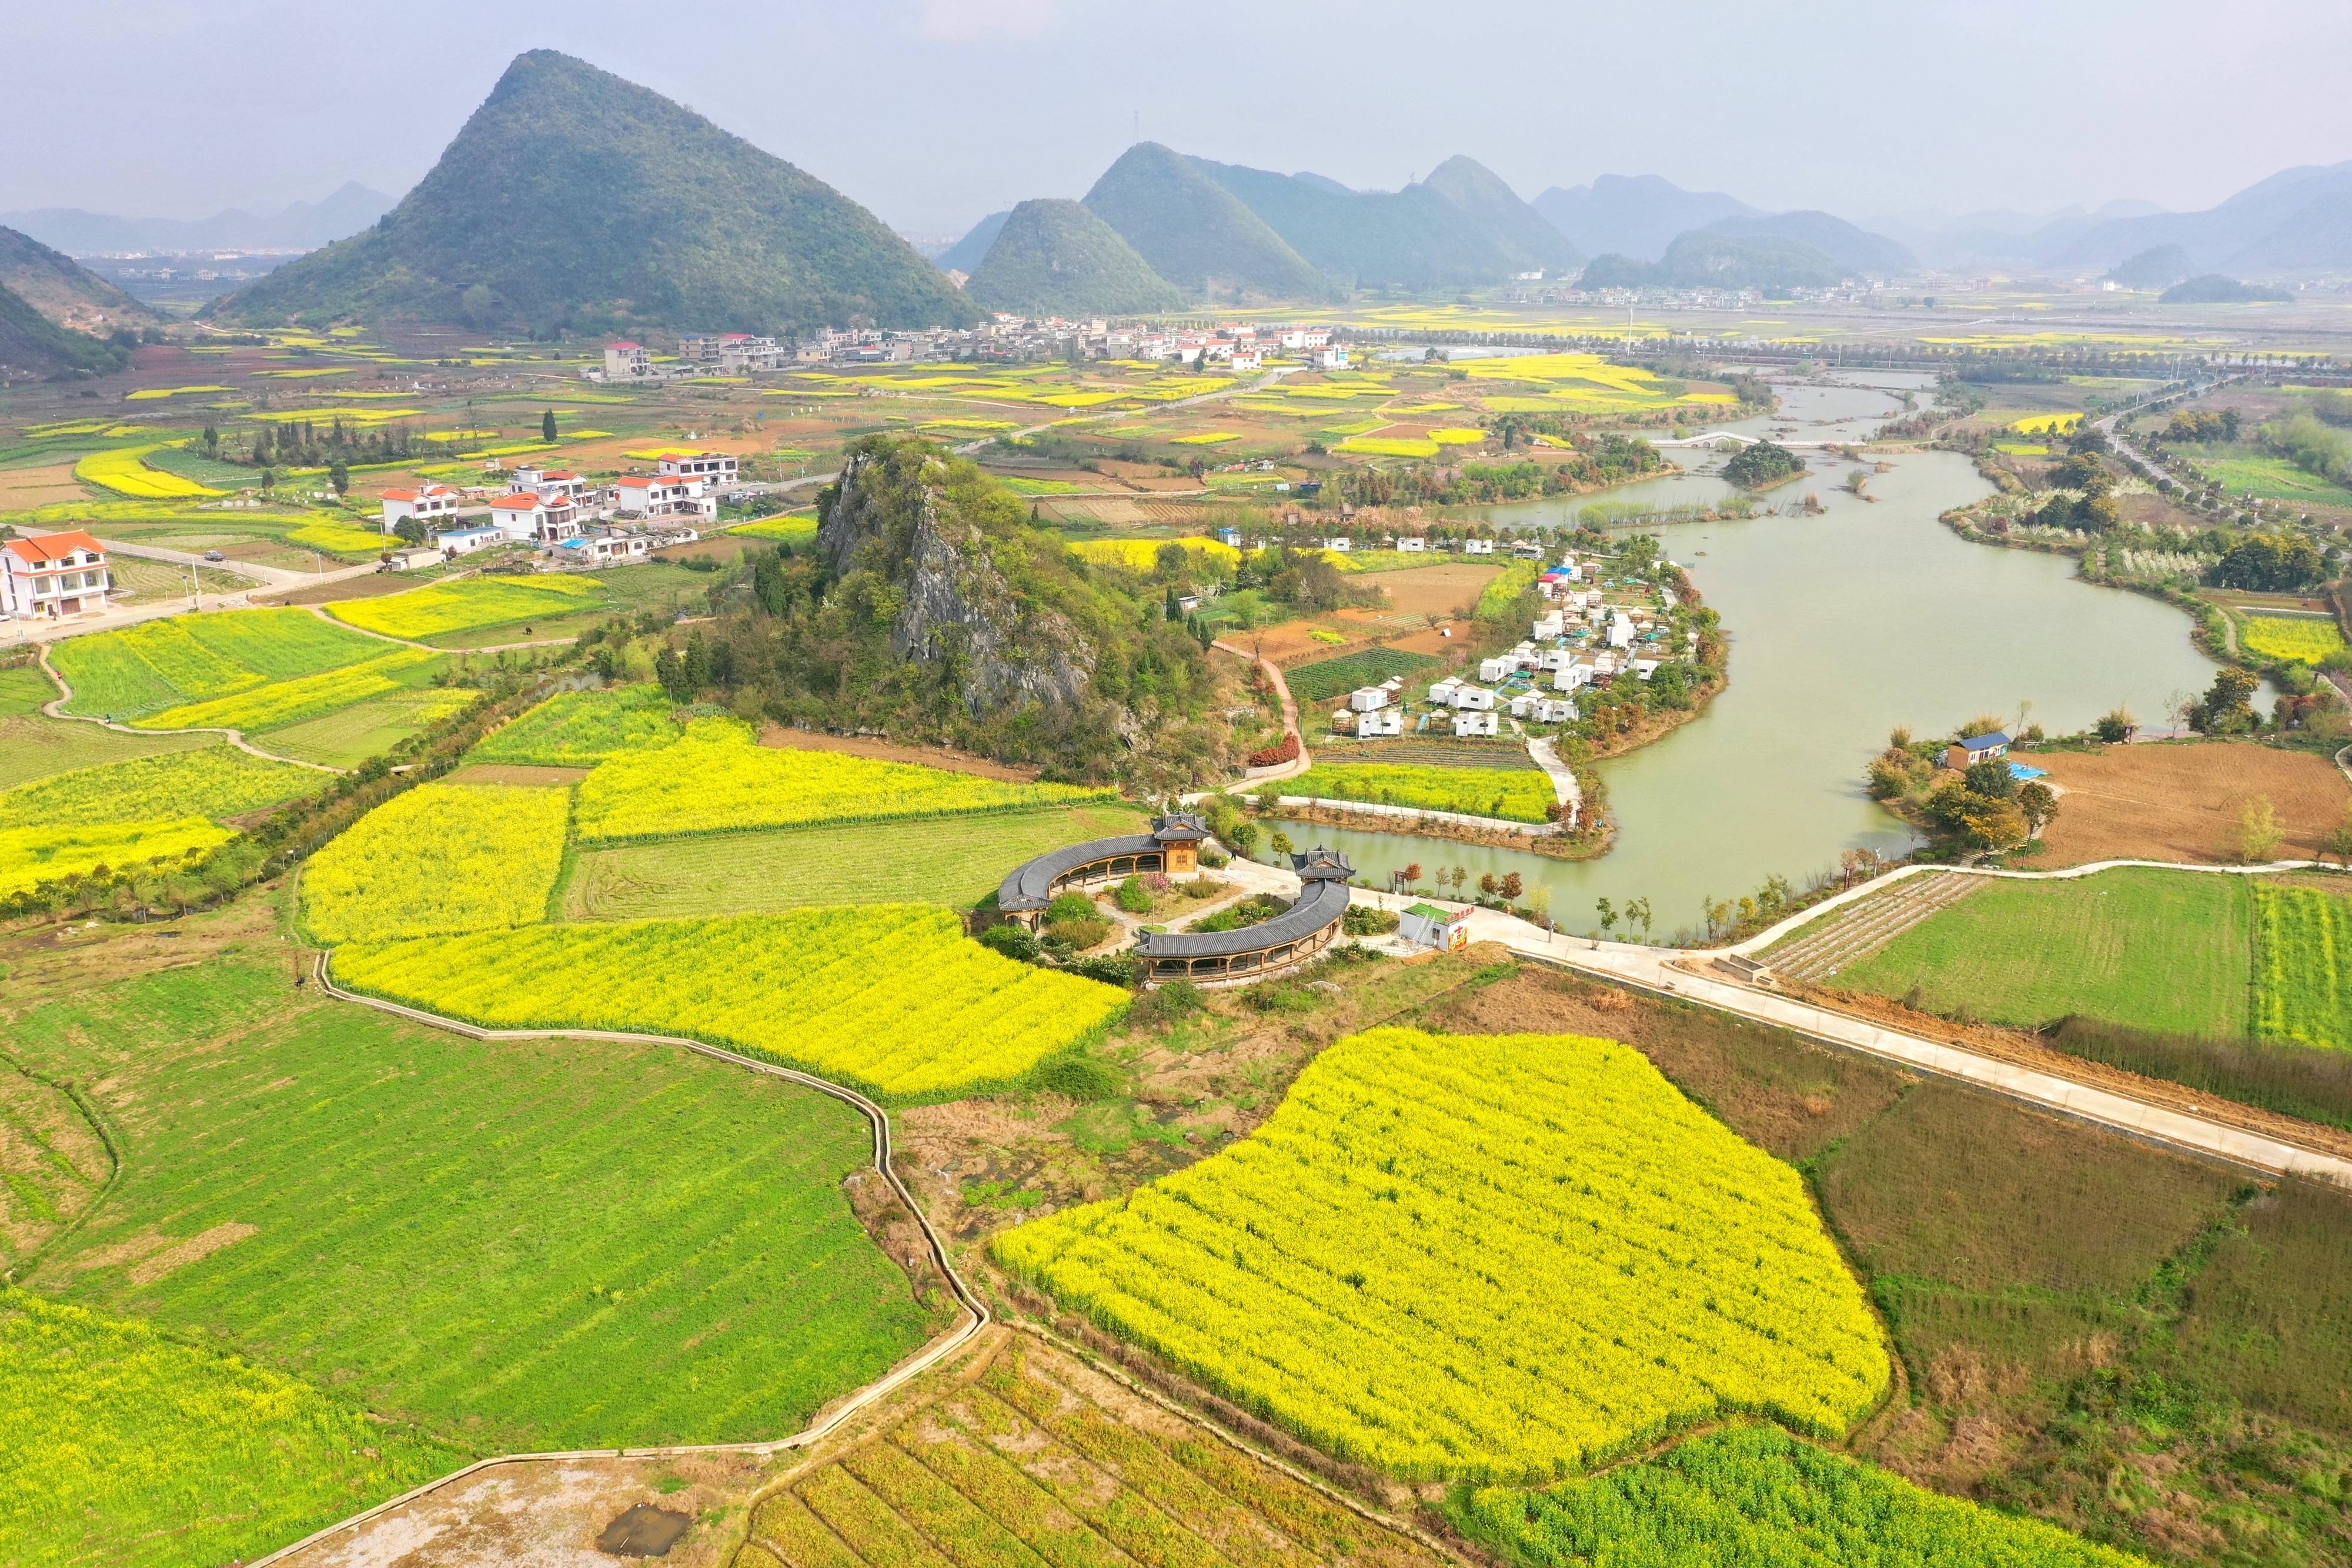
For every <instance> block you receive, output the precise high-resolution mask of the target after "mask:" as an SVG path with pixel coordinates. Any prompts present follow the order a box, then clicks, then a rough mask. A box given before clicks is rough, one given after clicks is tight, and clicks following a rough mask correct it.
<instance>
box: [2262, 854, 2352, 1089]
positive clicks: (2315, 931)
mask: <svg viewBox="0 0 2352 1568" xmlns="http://www.w3.org/2000/svg"><path fill="white" fill-rule="evenodd" d="M2254 953H2255V957H2254V1033H2255V1034H2256V1035H2257V1036H2259V1037H2260V1038H2262V1039H2264V1040H2299V1041H2301V1042H2302V1043H2303V1044H2305V1045H2321V1046H2327V1047H2329V1048H2331V1049H2334V1050H2336V1051H2347V1050H2352V899H2347V898H2345V897H2344V896H2343V895H2342V894H2333V893H2325V892H2322V891H2321V890H2320V889H2318V888H2315V887H2274V886H2270V885H2267V884H2258V885H2257V886H2256V887H2255V889H2254Z"/></svg>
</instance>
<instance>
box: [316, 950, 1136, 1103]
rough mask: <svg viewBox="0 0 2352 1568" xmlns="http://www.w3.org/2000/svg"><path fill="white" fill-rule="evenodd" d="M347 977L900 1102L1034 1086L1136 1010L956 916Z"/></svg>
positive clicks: (506, 1022)
mask: <svg viewBox="0 0 2352 1568" xmlns="http://www.w3.org/2000/svg"><path fill="white" fill-rule="evenodd" d="M335 973H336V975H337V977H339V978H341V980H342V982H343V983H344V984H345V985H347V986H349V987H350V988H352V989H353V990H362V991H366V992H368V993H370V994H371V995H374V996H380V997H384V998H389V999H390V1000H393V1001H398V1002H405V1003H408V1004H409V1005H411V1006H414V1007H420V1008H426V1009H431V1010H433V1011H435V1012H438V1013H442V1014H445V1015H447V1016H449V1017H453V1018H459V1019H467V1021H469V1022H473V1023H478V1024H485V1025H488V1026H489V1027H491V1028H494V1029H608V1030H643V1031H648V1032H656V1033H663V1034H676V1035H686V1036H689V1037H691V1038H694V1039H697V1040H709V1041H710V1042H711V1043H713V1044H717V1045H724V1046H728V1047H730V1048H732V1049H735V1050H738V1051H745V1052H747V1053H749V1054H751V1055H753V1056H758V1057H763V1058H766V1059H768V1060H771V1061H778V1062H782V1063H783V1064H784V1065H786V1066H792V1067H800V1068H804V1069H806V1070H807V1071H812V1072H816V1073H820V1074H822V1075H824V1077H826V1078H830V1079H833V1080H835V1082H844V1083H853V1084H856V1085H857V1086H858V1087H859V1088H861V1089H864V1090H866V1092H869V1093H873V1094H878V1095H880V1096H883V1097H885V1098H887V1099H890V1100H897V1101H920V1100H940V1099H952V1098H957V1097H960V1096H961V1095H964V1094H969V1093H975V1092H982V1091H985V1090H988V1089H992V1088H996V1087H1001V1086H1004V1085H1008V1084H1012V1083H1014V1082H1020V1081H1022V1080H1023V1079H1024V1078H1025V1077H1026V1076H1027V1074H1028V1073H1030V1072H1031V1071H1033V1070H1034V1069H1035V1068H1036V1067H1037V1066H1038V1064H1039V1063H1041V1062H1043V1061H1045V1059H1046V1058H1048V1057H1050V1056H1053V1055H1055V1053H1057V1052H1060V1051H1068V1050H1071V1049H1074V1048H1076V1046H1078V1045H1079V1044H1080V1043H1081V1042H1083V1041H1084V1040H1087V1038H1088V1037H1089V1036H1090V1035H1092V1034H1093V1033H1094V1032H1095V1031H1096V1030H1099V1029H1102V1028H1103V1027H1104V1026H1106V1025H1107V1024H1108V1022H1109V1021H1110V1020H1111V1019H1113V1018H1114V1017H1116V1016H1117V1015H1118V1013H1119V1012H1121V1011H1122V1010H1124V1009H1125V1008H1126V1006H1127V1001H1128V997H1127V993H1126V992H1124V991H1121V990H1118V989H1115V988H1112V987H1109V986H1105V985H1100V984H1097V982H1095V981H1093V980H1082V979H1079V978H1077V977H1075V976H1071V975H1063V974H1056V973H1055V972H1052V971H1050V970H1046V969H1040V968H1035V967H1031V966H1029V965H1026V964H1021V963H1015V962H1014V961H1013V960H1012V959H1010V958H1004V957H1000V956H998V955H997V954H995V953H994V952H993V951H992V950H990V949H989V948H986V947H983V946H981V945H980V944H979V943H977V942H974V941H971V940H970V939H969V938H967V937H966V936H964V935H963V926H962V923H961V921H959V920H958V919H957V918H956V916H955V915H951V914H950V913H949V912H948V911H947V910H944V909H940V908H936V907H932V906H928V905H916V904H870V905H866V906H864V907H858V908H833V907H828V908H819V909H804V910H798V911H794V912H792V913H789V914H784V915H744V916H741V917H740V918H736V919H719V920H645V921H635V922H631V923H628V924H625V925H541V926H535V927H528V928H525V929H521V930H518V931H514V932H511V933H509V934H508V935H505V936H500V937H499V938H498V939H497V940H496V941H482V940H479V939H478V938H474V937H467V936H428V937H422V938H418V939H415V940H411V941H402V942H385V943H378V944H371V945H354V946H348V947H344V948H341V949H340V950H339V951H338V952H337V953H336V955H335Z"/></svg>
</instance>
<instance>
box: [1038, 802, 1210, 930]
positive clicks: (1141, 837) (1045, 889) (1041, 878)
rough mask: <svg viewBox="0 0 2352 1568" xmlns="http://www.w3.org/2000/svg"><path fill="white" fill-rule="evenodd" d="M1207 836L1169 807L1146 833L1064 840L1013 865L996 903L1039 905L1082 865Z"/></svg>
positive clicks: (1202, 825) (1201, 825)
mask: <svg viewBox="0 0 2352 1568" xmlns="http://www.w3.org/2000/svg"><path fill="white" fill-rule="evenodd" d="M1208 836H1209V826H1208V824H1207V823H1206V822H1204V821H1202V820H1201V818H1200V817H1199V816H1198V815H1196V814H1195V813H1193V812H1191V811H1171V812H1170V813H1169V814H1168V815H1167V816H1164V817H1160V818H1159V819H1157V820H1156V821H1153V823H1152V825H1151V831H1150V832H1148V833H1128V834H1123V835H1121V836H1120V837H1118V838H1112V839H1091V840H1088V841H1087V842H1085V843H1082V844H1066V845H1064V846H1063V847H1062V848H1060V849H1058V850H1051V851H1048V852H1046V853H1045V854H1042V855H1039V856H1038V857H1037V858H1036V859H1035V860H1033V861H1029V862H1024V863H1023V864H1021V865H1017V866H1014V867H1013V870H1012V872H1011V873H1010V874H1008V875H1007V876H1006V877H1005V879H1004V881H1003V883H1001V884H999V886H998V887H997V890H996V907H997V908H998V909H1000V910H1003V911H1004V912H1006V913H1008V914H1011V913H1017V912H1020V911H1024V910H1031V909H1043V908H1045V906H1046V905H1047V904H1051V903H1052V902H1053V900H1054V893H1053V888H1054V883H1056V882H1058V881H1059V880H1061V879H1062V878H1063V877H1065V876H1066V875H1068V874H1069V873H1071V872H1073V871H1076V869H1077V868H1078V867H1080V866H1082V865H1087V864H1090V863H1092V862H1096V861H1100V860H1109V859H1112V858H1113V857H1115V856H1118V855H1148V854H1156V853H1160V852H1164V851H1165V850H1166V849H1167V847H1168V846H1169V845H1170V844H1171V843H1181V842H1194V841H1199V840H1202V839H1205V838H1207V837H1208Z"/></svg>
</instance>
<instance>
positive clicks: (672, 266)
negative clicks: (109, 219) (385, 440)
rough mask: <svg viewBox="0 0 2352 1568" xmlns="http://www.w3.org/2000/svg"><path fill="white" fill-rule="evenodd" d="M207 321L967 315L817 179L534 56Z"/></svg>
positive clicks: (653, 99) (589, 326)
mask: <svg viewBox="0 0 2352 1568" xmlns="http://www.w3.org/2000/svg"><path fill="white" fill-rule="evenodd" d="M209 314H211V315H213V316H215V317H216V318H217V319H222V320H226V321H244V322H268V321H278V320H285V319H299V320H304V321H314V322H324V321H328V320H335V319H360V320H378V319H386V318H407V319H421V320H427V321H436V322H456V323H462V324H465V325H467V326H470V327H477V328H488V327H500V326H512V325H517V324H520V325H525V326H528V327H530V328H531V329H536V330H549V329H565V328H570V329H579V330H598V329H604V328H606V327H617V326H623V325H626V324H628V323H633V322H644V323H649V324H658V325H662V326H668V327H677V328H706V329H716V328H738V329H746V330H761V331H774V332H778V333H782V334H795V335H796V334H798V333H799V332H801V331H803V330H804V329H810V328H814V327H817V326H824V325H832V326H847V325H848V324H849V322H850V319H851V318H852V317H857V316H862V317H866V318H868V319H873V320H875V321H878V322H881V323H883V324H885V325H887V326H896V327H910V326H922V325H935V324H942V323H945V324H955V325H964V324H968V323H970V322H971V321H973V320H975V319H977V316H978V313H977V311H976V310H975V309H974V308H973V307H972V306H971V302H970V301H968V300H966V299H965V298H963V297H962V296H961V294H959V293H958V292H957V291H956V289H955V287H954V286H953V285H951V284H950V283H949V282H948V280H947V278H946V277H944V276H943V275H942V274H941V273H940V271H939V269H938V268H936V267H933V266H931V264H930V263H929V262H927V261H925V260H924V259H923V258H922V257H921V256H918V255H916V254H915V252H914V250H913V249H912V248H911V247H910V246H908V245H907V243H906V242H905V241H904V240H901V239H899V238H898V236H897V235H894V234H892V233H891V232H890V231H889V230H888V229H887V228H886V227H885V226H884V225H882V223H881V221H880V220H879V219H877V218H876V217H875V216H874V215H873V214H871V213H868V212H867V211H866V209H865V208H863V207H861V206H859V205H858V204H856V203H855V202H852V201H851V200H849V199H848V198H847V197H845V196H844V195H842V194H841V193H839V192H837V191H835V190H834V189H833V188H832V187H831V186H829V185H826V184H824V183H823V182H822V181H819V180H817V179H815V178H814V177H812V176H811V175H809V174H807V173H804V172H802V171H801V170H799V169H797V168H795V167H793V165H792V164H790V163H787V162H784V161H783V160H782V159H780V158H776V157H773V156H771V155H770V154H768V153H766V152H761V150H760V149H759V148H757V147H754V146H752V145H751V143H750V142H748V141H744V140H742V139H741V138H740V137H737V136H731V135H730V134H728V133H727V132H726V131H721V130H719V127H717V126H715V125H713V124H711V123H710V122H709V120H705V119H703V118H702V117H701V116H700V115H698V114H696V113H694V112H692V111H691V110H687V109H685V108H682V107H681V106H679V105H677V104H676V103H673V102H671V101H670V100H669V99H666V98H663V97H662V96H661V95H659V94H658V93H655V92H651V91H648V90H647V89H644V88H641V87H638V86H635V84H633V83H630V82H626V81H624V80H622V79H621V78H619V77H616V76H613V75H610V74H609V73H607V72H604V71H601V70H598V69H597V68H594V67H593V66H591V65H588V64H586V63H585V62H583V61H581V60H576V59H573V58H572V57H569V56H567V55H562V54H558V53H556V52H554V51H553V50H550V49H534V50H532V51H530V52H529V53H527V54H523V55H520V56H518V57H516V58H515V61H514V63H513V64H512V65H510V66H509V67H508V68H507V71H506V74H505V75H504V76H502V77H500V78H499V83H498V86H497V87H495V88H493V89H491V91H490V95H489V97H488V99H485V100H484V101H483V103H482V105H481V107H480V108H479V109H478V110H475V111H474V114H473V116H472V118H471V119H469V120H467V122H466V125H465V128H464V129H463V130H461V131H458V133H457V140H456V141H452V142H450V144H449V147H448V150H447V151H446V152H443V153H442V155H441V161H440V162H438V163H436V164H435V165H434V167H433V170H432V172H430V173H428V174H426V175H425V179H424V181H423V182H422V183H420V184H418V185H417V187H416V189H415V190H414V191H411V192H410V193H408V194H407V196H406V197H404V198H403V200H402V201H401V203H400V204H399V205H398V206H396V207H394V209H393V210H392V211H391V212H390V213H389V214H385V216H384V217H383V219H382V220H381V221H380V222H378V223H377V224H376V225H375V226H374V227H373V228H371V229H369V230H367V231H366V232H365V233H363V234H360V235H354V236H352V238H350V239H347V240H343V241H341V242H340V243H338V244H336V245H332V246H328V247H327V248H326V249H325V250H322V251H319V252H316V253H314V254H312V255H310V256H304V257H302V258H301V259H300V260H299V261H294V262H290V263H289V264H288V265H286V266H285V267H280V268H278V270H277V271H275V272H273V273H271V274H270V275H269V276H268V277H265V278H262V279H261V280H259V281H258V282H256V283H255V284H253V285H252V286H251V287H247V288H245V289H242V290H240V291H239V292H237V293H236V294H234V295H232V296H230V297H229V298H227V299H226V300H223V301H221V302H220V303H219V304H217V305H215V306H214V307H213V308H211V310H210V312H209Z"/></svg>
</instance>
